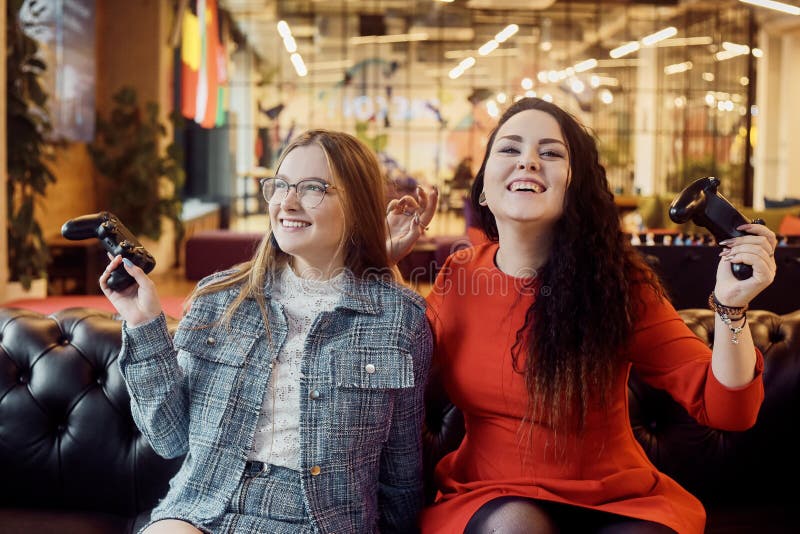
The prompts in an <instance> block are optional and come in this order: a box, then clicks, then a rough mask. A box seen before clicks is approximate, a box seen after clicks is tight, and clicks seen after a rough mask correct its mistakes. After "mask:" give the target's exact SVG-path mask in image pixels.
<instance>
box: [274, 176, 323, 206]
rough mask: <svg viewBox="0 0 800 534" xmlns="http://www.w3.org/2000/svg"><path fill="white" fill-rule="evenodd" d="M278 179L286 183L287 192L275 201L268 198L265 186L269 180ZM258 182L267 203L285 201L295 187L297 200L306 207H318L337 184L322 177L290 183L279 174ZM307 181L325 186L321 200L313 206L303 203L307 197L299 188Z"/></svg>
mask: <svg viewBox="0 0 800 534" xmlns="http://www.w3.org/2000/svg"><path fill="white" fill-rule="evenodd" d="M278 181H281V182H283V183H285V184H286V194H285V195H284V197H283V198H282V199H281V200H279V201H278V202H275V203H273V202H272V201H270V199H268V198H267V195H265V194H264V186H265V185H266V184H267V183H268V182H273V183H277V182H278ZM258 182H259V185H260V186H261V196H262V197H264V200H266V201H267V204H274V205H277V204H280V203H281V202H283V201H284V200H285V199H286V197H288V196H289V190H290V189H291V188H293V187H294V193H295V195H297V200H298V201H299V202H300V204H302V205H303V206H304V207H306V208H316V207H317V206H319V205H320V204H322V201H323V200H325V194H326V193H327V192H328V190H329V189H336V186H335V185H333V184H329V183H328V182H326V181H325V180H323V179H322V178H304V179H303V180H300V181H299V182H297V183H296V184H290V183H289V182H288V181H286V180H284V179H283V178H279V177H277V176H269V177H267V178H261V179H260V180H259V181H258ZM307 182H313V183H315V184H317V185H320V186H322V188H323V190H322V196H321V197H320V199H319V202H317V203H316V204H314V205H313V206H307V205H306V204H305V203H303V198H305V193H302V194H301V192H300V191H301V190H300V189H298V188H299V187H300V186H302V184H303V183H307ZM276 190H277V188H276ZM274 194H275V193H274V192H273V195H274Z"/></svg>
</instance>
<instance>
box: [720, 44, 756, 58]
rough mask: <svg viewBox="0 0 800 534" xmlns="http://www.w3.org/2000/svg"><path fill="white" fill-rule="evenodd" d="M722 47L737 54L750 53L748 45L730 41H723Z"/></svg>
mask: <svg viewBox="0 0 800 534" xmlns="http://www.w3.org/2000/svg"><path fill="white" fill-rule="evenodd" d="M722 48H723V49H725V50H727V51H729V52H736V53H737V54H739V55H743V54H749V53H750V47H749V46H747V45H743V44H737V43H731V42H729V41H723V43H722Z"/></svg>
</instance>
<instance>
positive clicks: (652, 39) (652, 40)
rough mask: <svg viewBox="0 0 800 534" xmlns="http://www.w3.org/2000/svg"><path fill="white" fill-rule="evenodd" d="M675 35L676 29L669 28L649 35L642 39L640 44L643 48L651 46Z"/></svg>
mask: <svg viewBox="0 0 800 534" xmlns="http://www.w3.org/2000/svg"><path fill="white" fill-rule="evenodd" d="M677 34H678V29H677V28H676V27H674V26H670V27H669V28H664V29H663V30H659V31H657V32H656V33H651V34H650V35H646V36H645V37H642V44H643V45H644V46H653V45H654V44H656V43H657V42H659V41H663V40H664V39H669V38H670V37H672V36H674V35H677Z"/></svg>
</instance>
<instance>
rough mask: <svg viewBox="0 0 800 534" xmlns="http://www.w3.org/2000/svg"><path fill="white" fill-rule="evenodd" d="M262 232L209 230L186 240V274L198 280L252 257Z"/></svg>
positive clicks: (187, 276) (262, 236) (188, 277)
mask: <svg viewBox="0 0 800 534" xmlns="http://www.w3.org/2000/svg"><path fill="white" fill-rule="evenodd" d="M264 235H265V234H264V233H262V232H234V231H232V230H208V231H205V232H198V233H196V234H195V235H193V236H192V237H190V238H189V239H188V240H187V241H186V268H185V272H186V278H187V279H189V280H200V279H201V278H204V277H206V276H208V275H209V274H213V273H215V272H217V271H224V270H225V269H227V268H229V267H232V266H234V265H236V264H237V263H241V262H243V261H247V260H249V259H250V258H252V257H253V254H254V253H255V251H256V248H257V247H258V244H259V243H260V242H261V240H262V239H263V238H264Z"/></svg>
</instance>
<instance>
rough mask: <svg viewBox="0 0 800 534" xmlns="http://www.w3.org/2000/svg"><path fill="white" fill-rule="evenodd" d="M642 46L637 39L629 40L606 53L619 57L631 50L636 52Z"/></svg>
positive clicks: (615, 57)
mask: <svg viewBox="0 0 800 534" xmlns="http://www.w3.org/2000/svg"><path fill="white" fill-rule="evenodd" d="M641 47H642V45H640V44H639V41H631V42H629V43H625V44H624V45H622V46H618V47H617V48H615V49H613V50H612V51H610V52H609V53H608V55H609V56H611V57H613V58H614V59H617V58H620V57H622V56H627V55H628V54H630V53H632V52H636V51H637V50H639V49H640V48H641Z"/></svg>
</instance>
